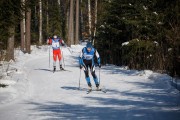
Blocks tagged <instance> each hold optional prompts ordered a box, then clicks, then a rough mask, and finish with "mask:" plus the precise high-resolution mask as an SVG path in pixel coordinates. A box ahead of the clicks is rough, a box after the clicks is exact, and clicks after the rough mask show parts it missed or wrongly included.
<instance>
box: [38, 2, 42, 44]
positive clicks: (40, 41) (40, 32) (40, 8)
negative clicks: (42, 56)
mask: <svg viewBox="0 0 180 120" xmlns="http://www.w3.org/2000/svg"><path fill="white" fill-rule="evenodd" d="M39 45H42V2H41V0H39Z"/></svg>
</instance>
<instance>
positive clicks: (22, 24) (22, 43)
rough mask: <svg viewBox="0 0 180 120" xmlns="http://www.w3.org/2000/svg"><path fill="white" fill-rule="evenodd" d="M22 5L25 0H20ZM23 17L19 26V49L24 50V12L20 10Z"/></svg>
mask: <svg viewBox="0 0 180 120" xmlns="http://www.w3.org/2000/svg"><path fill="white" fill-rule="evenodd" d="M21 2H22V3H21V4H22V7H24V2H25V0H21ZM22 15H23V19H22V20H21V22H20V27H21V51H24V50H25V12H24V11H22Z"/></svg>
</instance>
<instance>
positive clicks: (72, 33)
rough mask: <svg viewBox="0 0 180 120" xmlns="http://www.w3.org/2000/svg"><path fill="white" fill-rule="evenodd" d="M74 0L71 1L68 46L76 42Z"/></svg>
mask: <svg viewBox="0 0 180 120" xmlns="http://www.w3.org/2000/svg"><path fill="white" fill-rule="evenodd" d="M73 6H74V0H71V1H70V14H69V27H68V28H69V30H68V46H71V44H73V43H74V30H73V28H74V20H73V18H74V14H73V11H74V7H73Z"/></svg>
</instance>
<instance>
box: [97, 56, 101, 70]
mask: <svg viewBox="0 0 180 120" xmlns="http://www.w3.org/2000/svg"><path fill="white" fill-rule="evenodd" d="M97 63H98V66H99V68H100V67H101V59H100V58H98V59H97Z"/></svg>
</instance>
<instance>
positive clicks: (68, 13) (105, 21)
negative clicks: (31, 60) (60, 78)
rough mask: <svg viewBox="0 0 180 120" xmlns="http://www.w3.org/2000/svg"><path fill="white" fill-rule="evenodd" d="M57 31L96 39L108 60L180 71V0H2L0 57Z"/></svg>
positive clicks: (74, 40) (74, 39)
mask: <svg viewBox="0 0 180 120" xmlns="http://www.w3.org/2000/svg"><path fill="white" fill-rule="evenodd" d="M53 35H57V36H59V37H61V38H62V39H63V40H64V41H65V43H66V45H67V46H68V47H71V45H76V44H80V43H81V42H82V41H91V42H92V44H93V45H94V46H95V48H97V49H98V51H99V53H100V55H101V59H102V64H104V65H105V64H114V65H118V66H128V67H129V69H136V70H143V69H149V70H153V71H157V72H161V73H167V74H169V75H171V76H172V77H173V76H179V75H180V0H0V61H3V60H5V61H10V60H14V49H21V51H23V52H24V53H28V54H31V47H30V46H31V45H37V46H41V45H45V44H46V40H47V39H48V38H49V37H52V36H53Z"/></svg>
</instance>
